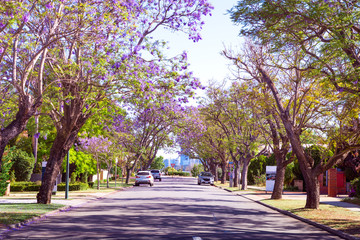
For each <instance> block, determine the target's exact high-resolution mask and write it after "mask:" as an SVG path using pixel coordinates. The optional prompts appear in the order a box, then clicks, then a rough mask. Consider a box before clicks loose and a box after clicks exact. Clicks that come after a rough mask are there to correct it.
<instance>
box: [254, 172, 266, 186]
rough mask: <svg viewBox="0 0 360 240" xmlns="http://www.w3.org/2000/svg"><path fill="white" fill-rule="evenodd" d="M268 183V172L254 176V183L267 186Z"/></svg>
mask: <svg viewBox="0 0 360 240" xmlns="http://www.w3.org/2000/svg"><path fill="white" fill-rule="evenodd" d="M265 183H266V174H261V175H259V176H255V177H254V184H255V185H256V186H265Z"/></svg>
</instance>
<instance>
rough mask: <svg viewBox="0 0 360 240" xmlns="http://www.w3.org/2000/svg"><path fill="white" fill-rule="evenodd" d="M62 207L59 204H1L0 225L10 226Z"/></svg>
mask: <svg viewBox="0 0 360 240" xmlns="http://www.w3.org/2000/svg"><path fill="white" fill-rule="evenodd" d="M61 207H64V205H61V204H37V203H1V204H0V224H4V225H10V224H15V223H19V222H23V221H25V220H27V219H30V218H32V217H38V216H40V215H42V214H45V213H48V212H51V211H54V210H56V209H59V208H61Z"/></svg>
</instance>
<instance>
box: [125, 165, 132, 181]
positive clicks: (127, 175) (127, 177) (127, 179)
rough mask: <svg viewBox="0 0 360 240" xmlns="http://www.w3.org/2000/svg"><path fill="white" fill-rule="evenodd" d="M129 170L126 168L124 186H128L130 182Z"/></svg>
mask: <svg viewBox="0 0 360 240" xmlns="http://www.w3.org/2000/svg"><path fill="white" fill-rule="evenodd" d="M131 172H132V171H131V168H126V180H125V183H126V184H129V182H130V175H131Z"/></svg>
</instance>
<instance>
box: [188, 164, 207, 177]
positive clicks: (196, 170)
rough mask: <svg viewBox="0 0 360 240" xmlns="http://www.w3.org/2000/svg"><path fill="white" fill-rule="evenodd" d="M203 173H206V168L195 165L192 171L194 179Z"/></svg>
mask: <svg viewBox="0 0 360 240" xmlns="http://www.w3.org/2000/svg"><path fill="white" fill-rule="evenodd" d="M203 171H204V166H203V165H202V164H195V165H194V166H193V168H192V169H191V175H192V176H193V177H197V176H198V175H199V174H200V172H203Z"/></svg>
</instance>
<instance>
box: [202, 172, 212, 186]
mask: <svg viewBox="0 0 360 240" xmlns="http://www.w3.org/2000/svg"><path fill="white" fill-rule="evenodd" d="M203 183H205V184H210V185H214V175H212V173H211V172H201V173H200V174H199V176H198V184H199V185H200V184H203Z"/></svg>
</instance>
